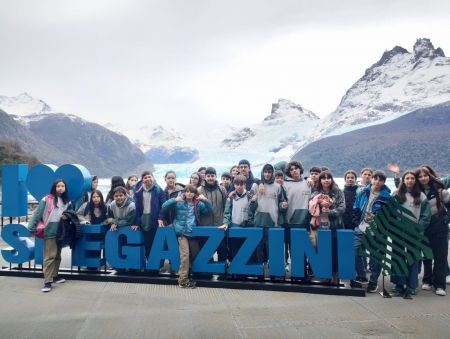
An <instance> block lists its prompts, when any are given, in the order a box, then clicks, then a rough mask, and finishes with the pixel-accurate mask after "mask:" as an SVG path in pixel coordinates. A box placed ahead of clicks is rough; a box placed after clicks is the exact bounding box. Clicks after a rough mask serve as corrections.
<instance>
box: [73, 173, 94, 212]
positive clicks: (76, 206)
mask: <svg viewBox="0 0 450 339" xmlns="http://www.w3.org/2000/svg"><path fill="white" fill-rule="evenodd" d="M97 186H98V177H97V176H96V175H94V176H92V181H91V189H90V190H89V191H88V192H86V193H85V194H84V195H83V196H82V197H81V198H80V199H78V200H77V201H76V202H75V203H72V205H73V206H74V210H75V211H78V210H79V209H80V207H81V205H83V204H84V203H87V202H88V201H89V200H90V199H91V194H92V192H94V191H95V190H96V189H97Z"/></svg>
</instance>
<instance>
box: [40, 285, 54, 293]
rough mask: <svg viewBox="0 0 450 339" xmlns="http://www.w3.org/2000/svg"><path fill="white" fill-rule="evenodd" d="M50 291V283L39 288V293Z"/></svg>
mask: <svg viewBox="0 0 450 339" xmlns="http://www.w3.org/2000/svg"><path fill="white" fill-rule="evenodd" d="M51 290H52V284H51V283H45V284H44V286H43V287H42V288H41V292H50V291H51Z"/></svg>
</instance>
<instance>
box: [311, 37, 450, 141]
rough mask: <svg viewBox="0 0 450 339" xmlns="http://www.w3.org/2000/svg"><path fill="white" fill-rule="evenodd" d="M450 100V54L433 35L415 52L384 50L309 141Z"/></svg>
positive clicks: (397, 49) (420, 44)
mask: <svg viewBox="0 0 450 339" xmlns="http://www.w3.org/2000/svg"><path fill="white" fill-rule="evenodd" d="M448 100H450V58H448V57H445V54H444V51H443V50H442V49H441V48H436V49H435V48H434V47H433V44H432V43H431V41H430V40H429V39H417V41H416V43H415V45H414V47H413V52H408V51H407V50H406V49H404V48H402V47H399V46H396V47H394V48H393V49H392V50H390V51H386V52H384V53H383V55H382V57H381V59H380V60H379V61H378V62H376V63H375V64H374V65H372V66H371V67H370V68H368V69H367V70H366V72H365V74H364V76H363V77H361V78H360V79H359V80H358V81H357V82H356V83H355V84H354V85H353V86H352V87H351V88H350V89H349V90H348V91H347V93H346V94H345V95H344V96H343V98H342V100H341V102H340V104H339V106H338V107H337V108H336V110H335V111H334V112H332V113H331V114H330V115H329V116H327V117H326V118H324V119H323V121H322V122H321V123H320V126H318V127H317V129H316V130H315V131H314V132H313V133H312V138H311V139H310V140H309V141H313V140H317V139H319V138H321V137H324V136H330V135H337V134H341V133H345V132H348V131H351V130H354V129H357V128H361V127H365V126H368V125H370V124H376V123H382V122H386V121H389V120H392V119H394V118H397V117H399V116H401V115H402V114H406V113H408V112H412V111H414V110H416V109H419V108H425V107H430V106H433V105H436V104H439V103H442V102H446V101H448Z"/></svg>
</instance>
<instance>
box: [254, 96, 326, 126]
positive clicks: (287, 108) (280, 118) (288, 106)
mask: <svg viewBox="0 0 450 339" xmlns="http://www.w3.org/2000/svg"><path fill="white" fill-rule="evenodd" d="M291 119H295V120H297V121H310V120H319V117H318V116H317V115H315V114H314V113H313V112H312V111H310V110H308V109H305V108H303V107H302V106H300V105H297V104H295V103H293V102H292V101H290V100H287V99H278V102H277V103H273V104H272V111H271V113H270V115H268V116H267V117H265V118H264V121H263V124H264V125H274V124H282V123H284V122H286V120H291Z"/></svg>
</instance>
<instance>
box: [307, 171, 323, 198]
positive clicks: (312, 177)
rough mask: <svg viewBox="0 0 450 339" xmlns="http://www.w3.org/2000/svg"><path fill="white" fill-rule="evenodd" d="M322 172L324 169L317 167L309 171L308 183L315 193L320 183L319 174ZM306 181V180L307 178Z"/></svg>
mask: <svg viewBox="0 0 450 339" xmlns="http://www.w3.org/2000/svg"><path fill="white" fill-rule="evenodd" d="M320 172H322V169H321V168H320V167H317V166H313V167H311V169H310V170H309V177H308V182H309V183H310V185H311V189H312V191H313V192H314V191H315V190H316V189H317V184H318V182H319V174H320ZM305 179H306V178H305Z"/></svg>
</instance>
